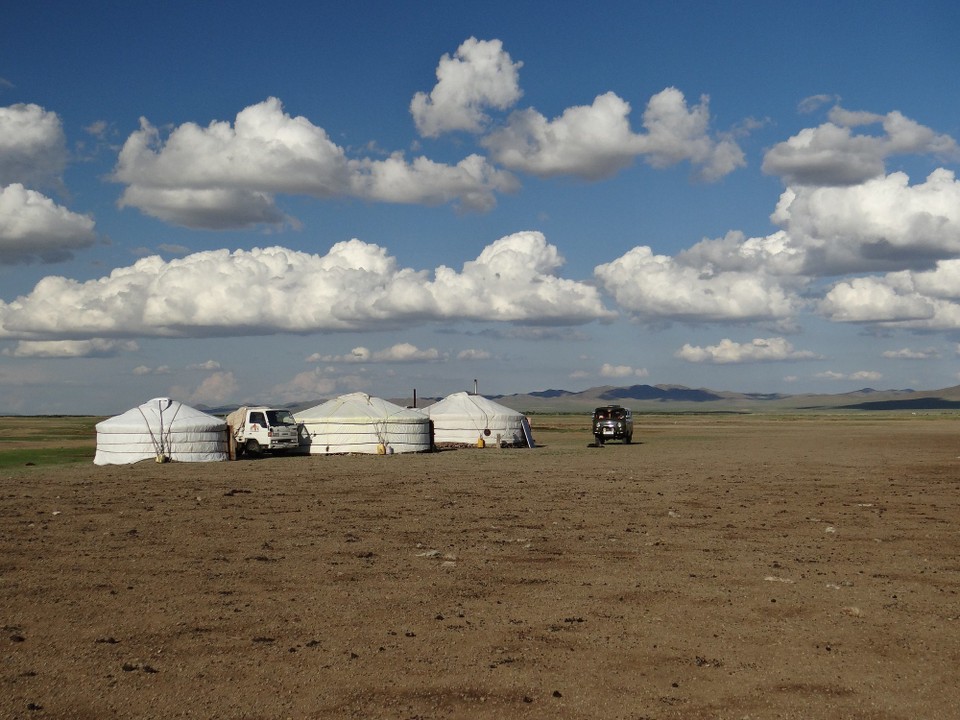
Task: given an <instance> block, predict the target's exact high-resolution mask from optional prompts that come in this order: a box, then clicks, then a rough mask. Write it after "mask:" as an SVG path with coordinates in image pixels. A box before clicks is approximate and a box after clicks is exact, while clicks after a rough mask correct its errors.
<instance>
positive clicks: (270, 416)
mask: <svg viewBox="0 0 960 720" xmlns="http://www.w3.org/2000/svg"><path fill="white" fill-rule="evenodd" d="M267 420H268V421H269V423H270V424H271V425H272V426H274V427H276V426H277V425H296V424H297V421H296V420H294V419H293V415H291V414H290V411H289V410H267Z"/></svg>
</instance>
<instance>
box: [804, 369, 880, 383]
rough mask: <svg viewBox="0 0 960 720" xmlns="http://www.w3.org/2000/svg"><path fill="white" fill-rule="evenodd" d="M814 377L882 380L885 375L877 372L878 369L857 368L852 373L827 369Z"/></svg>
mask: <svg viewBox="0 0 960 720" xmlns="http://www.w3.org/2000/svg"><path fill="white" fill-rule="evenodd" d="M814 377H818V378H821V379H823V380H871V381H872V380H880V379H881V378H882V377H883V374H882V373H879V372H877V371H876V370H857V371H855V372H852V373H842V372H835V371H833V370H826V371H824V372H820V373H817V374H816V375H815V376H814Z"/></svg>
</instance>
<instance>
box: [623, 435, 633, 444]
mask: <svg viewBox="0 0 960 720" xmlns="http://www.w3.org/2000/svg"><path fill="white" fill-rule="evenodd" d="M632 442H633V435H627V436H626V437H625V438H624V439H623V443H624V445H629V444H630V443H632Z"/></svg>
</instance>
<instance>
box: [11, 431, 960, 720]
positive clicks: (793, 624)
mask: <svg viewBox="0 0 960 720" xmlns="http://www.w3.org/2000/svg"><path fill="white" fill-rule="evenodd" d="M533 426H534V437H535V438H536V440H537V441H538V443H539V444H540V445H541V446H540V447H538V448H536V449H534V450H513V449H510V450H507V449H504V450H499V449H492V448H486V449H483V450H480V449H476V448H465V449H459V450H448V451H443V452H437V453H429V454H420V455H392V456H336V457H278V458H265V459H262V460H241V461H237V462H231V463H215V464H214V463H210V464H179V463H171V464H156V463H149V462H147V463H140V464H137V465H134V466H126V467H108V468H102V467H96V466H94V465H93V464H92V463H90V464H87V463H84V464H75V465H64V466H59V467H52V468H42V467H22V468H19V467H18V468H14V469H7V470H3V471H0V626H2V634H0V716H2V717H4V718H36V719H37V720H42V719H45V718H90V719H93V718H106V719H109V718H228V719H234V718H236V719H240V718H244V719H257V718H264V719H266V718H402V719H408V720H412V719H414V718H419V719H427V718H624V719H632V720H641V719H651V720H652V719H658V720H659V719H667V718H683V719H694V720H695V719H697V718H736V719H738V720H739V719H743V718H804V719H811V718H861V719H870V720H892V719H903V720H907V719H908V718H909V719H913V718H955V717H958V713H960V711H958V710H957V708H958V707H960V620H958V617H960V598H958V595H957V592H958V589H960V558H958V550H960V533H958V521H960V510H958V508H960V492H958V490H960V488H958V480H960V433H958V430H960V417H958V416H953V415H930V416H922V415H920V416H914V415H903V416H872V415H855V416H853V415H847V416H833V415H824V416H790V417H764V416H677V417H671V416H652V417H651V416H638V417H637V428H636V437H635V442H634V444H632V445H621V444H619V443H609V444H608V445H607V446H606V447H604V448H590V447H588V446H587V445H588V442H589V441H590V439H591V438H590V435H589V432H588V431H587V430H586V428H587V426H588V420H587V419H584V418H583V417H538V416H534V417H533ZM637 440H639V441H640V442H637Z"/></svg>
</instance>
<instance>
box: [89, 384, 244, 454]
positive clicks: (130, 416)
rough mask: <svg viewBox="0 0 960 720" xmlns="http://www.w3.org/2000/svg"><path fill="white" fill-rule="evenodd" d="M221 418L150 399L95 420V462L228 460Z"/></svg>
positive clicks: (157, 399)
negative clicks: (121, 412)
mask: <svg viewBox="0 0 960 720" xmlns="http://www.w3.org/2000/svg"><path fill="white" fill-rule="evenodd" d="M228 457H229V455H228V448H227V424H226V422H225V421H224V420H222V419H221V418H218V417H214V416H213V415H208V414H207V413H205V412H202V411H201V410H197V409H196V408H192V407H190V406H189V405H184V404H183V403H182V402H179V401H177V400H171V399H170V398H153V399H152V400H148V401H147V402H145V403H143V405H139V406H138V407H135V408H132V409H130V410H127V412H125V413H123V414H121V415H115V416H114V417H112V418H108V419H106V420H103V421H101V422H99V423H97V453H96V455H95V456H94V459H93V462H94V463H96V464H97V465H126V464H129V463H135V462H139V461H141V460H156V459H162V460H174V461H179V462H211V461H217V460H227V459H228Z"/></svg>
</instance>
